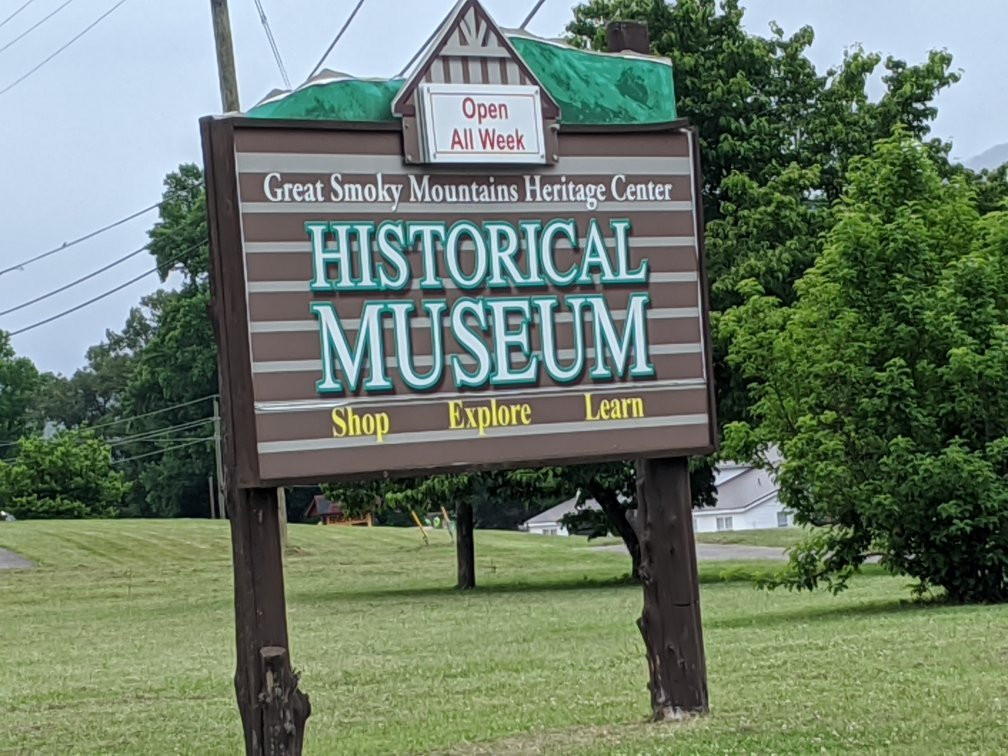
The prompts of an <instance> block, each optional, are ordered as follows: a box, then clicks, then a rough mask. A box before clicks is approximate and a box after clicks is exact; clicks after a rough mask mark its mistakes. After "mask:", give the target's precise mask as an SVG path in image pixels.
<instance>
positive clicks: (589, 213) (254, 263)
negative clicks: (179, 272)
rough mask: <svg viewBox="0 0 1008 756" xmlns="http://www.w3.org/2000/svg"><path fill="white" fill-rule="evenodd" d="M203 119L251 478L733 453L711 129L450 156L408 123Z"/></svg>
mask: <svg viewBox="0 0 1008 756" xmlns="http://www.w3.org/2000/svg"><path fill="white" fill-rule="evenodd" d="M526 84H527V82H526ZM485 115H486V114H485ZM486 120H487V121H492V120H493V119H492V118H491V117H490V116H489V115H487V116H486ZM203 126H204V149H205V153H206V159H207V163H206V164H207V171H208V187H209V191H208V196H209V205H210V210H211V239H212V245H213V256H214V268H215V273H214V286H215V292H214V296H215V298H216V300H217V301H216V306H217V308H218V313H223V317H220V316H219V317H218V338H219V340H220V341H221V350H222V361H221V367H222V375H223V378H224V384H225V386H226V387H227V388H228V393H229V397H228V399H229V401H230V402H231V406H232V412H233V417H234V418H235V419H234V422H233V426H234V427H233V433H234V438H233V443H234V444H235V446H236V451H237V458H238V478H239V482H240V484H241V485H243V486H258V485H276V484H280V483H296V482H322V481H328V480H339V479H346V478H356V477H368V476H377V475H384V474H407V473H417V472H428V471H450V470H465V469H477V468H484V467H517V466H528V465H540V464H548V463H576V462H588V461H595V460H607V459H620V458H633V457H649V456H650V457H655V456H682V455H686V454H700V453H706V452H709V451H711V450H712V449H713V448H714V445H715V438H714V409H713V398H712V397H713V391H712V384H711V354H710V341H709V337H708V325H707V303H706V275H705V267H704V256H703V244H702V237H701V234H702V220H701V217H700V204H699V202H700V198H699V188H698V187H699V183H698V165H699V161H698V156H697V144H696V138H695V134H694V132H693V131H692V130H690V129H688V128H686V127H684V126H682V125H681V124H680V125H677V124H669V125H667V126H665V127H660V128H651V129H647V130H641V131H636V132H627V131H617V130H609V131H607V130H605V129H603V128H599V129H597V130H592V131H587V130H583V129H582V130H578V131H574V130H565V129H564V128H562V127H561V128H560V129H559V130H558V134H557V141H556V145H555V149H556V152H555V153H554V156H553V157H555V160H554V161H553V162H552V164H549V163H546V164H531V165H475V164H459V163H455V162H453V163H451V164H448V165H437V164H418V163H416V162H413V161H407V160H406V155H405V150H406V149H408V148H406V147H405V145H406V142H407V141H408V138H407V139H404V134H403V131H402V130H401V129H399V128H388V129H384V128H380V127H377V126H375V125H374V124H369V125H362V124H340V123H330V122H304V121H300V122H298V121H258V120H255V119H239V118H222V119H207V120H205V121H204V123H203Z"/></svg>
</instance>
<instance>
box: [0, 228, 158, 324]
mask: <svg viewBox="0 0 1008 756" xmlns="http://www.w3.org/2000/svg"><path fill="white" fill-rule="evenodd" d="M147 249H148V245H146V244H145V245H144V246H142V247H140V249H135V250H133V251H132V252H130V253H129V254H127V255H123V256H122V257H120V258H119V259H118V260H113V261H112V262H110V263H109V264H108V265H106V266H104V267H102V268H98V270H96V271H93V272H91V273H88V274H87V275H86V276H84V277H83V278H78V279H77V280H76V281H71V282H70V283H68V284H66V285H65V286H61V287H60V288H58V289H53V290H52V291H50V292H47V293H45V294H40V295H39V296H37V297H35V298H34V299H29V300H28V301H27V302H22V303H21V304H19V305H16V306H14V307H10V308H8V309H6V310H2V311H0V316H3V315H10V314H11V313H12V312H17V311H18V310H23V309H24V308H25V307H30V306H31V305H33V304H35V303H37V302H41V301H42V300H44V299H49V297H54V296H56V295H57V294H62V293H63V292H64V291H66V290H67V289H72V288H73V287H74V286H77V285H78V284H82V283H84V282H85V281H90V280H91V279H92V278H94V277H95V276H98V275H101V274H102V273H104V272H105V271H106V270H111V269H112V268H114V267H115V266H116V265H122V264H123V263H124V262H126V261H127V260H130V259H132V258H134V257H136V256H137V255H139V254H140V253H141V252H146V251H147Z"/></svg>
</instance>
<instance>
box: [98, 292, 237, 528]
mask: <svg viewBox="0 0 1008 756" xmlns="http://www.w3.org/2000/svg"><path fill="white" fill-rule="evenodd" d="M209 297H210V295H209V288H208V285H207V284H206V282H202V283H197V284H195V285H194V286H192V287H190V288H188V289H186V290H185V291H182V292H158V293H157V294H155V295H152V296H151V297H148V298H147V299H146V300H145V304H146V305H147V307H148V308H149V310H148V312H149V314H148V317H149V318H150V322H151V328H152V335H151V337H150V340H149V342H148V343H147V344H146V346H145V347H144V348H143V350H142V351H140V352H139V353H138V354H137V356H136V360H135V365H134V367H133V370H132V372H131V374H130V376H129V379H128V383H127V385H126V388H125V391H124V396H123V405H122V412H123V416H125V417H134V418H138V419H136V420H132V421H131V422H129V423H128V424H123V425H117V426H115V428H114V429H113V430H114V431H115V432H116V434H117V435H119V436H120V437H121V438H126V439H128V438H134V439H136V440H134V441H132V442H124V443H123V444H122V445H121V446H120V447H119V449H120V450H121V451H122V452H123V454H124V456H128V457H140V459H137V460H136V462H135V464H134V465H131V471H132V472H133V474H134V475H135V476H136V479H137V480H138V481H139V483H140V485H139V486H138V496H137V498H136V500H135V502H134V507H135V509H136V511H137V513H138V514H143V515H154V516H160V517H172V516H179V515H183V516H188V517H193V516H206V515H207V514H209V500H208V492H207V476H208V475H211V474H215V473H216V465H215V458H214V451H213V442H212V441H210V440H206V441H203V442H201V441H200V439H210V438H211V437H212V435H213V427H212V422H211V417H212V413H211V402H210V400H209V399H206V400H205V401H197V400H200V399H204V398H205V397H208V396H210V395H211V394H215V393H216V391H217V357H216V350H215V349H214V341H213V331H212V329H211V326H210V321H209V319H208V317H207V310H206V308H207V304H208V302H209ZM189 402H193V403H192V404H187V403H189ZM180 404H186V406H184V407H176V405H180ZM158 410H168V411H165V412H160V413H158V414H154V415H150V413H154V412H158ZM143 415H147V417H141V416H143ZM144 434H146V435H144ZM137 436H140V438H137ZM141 455H150V456H141Z"/></svg>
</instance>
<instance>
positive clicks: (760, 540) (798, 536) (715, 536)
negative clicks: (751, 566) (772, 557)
mask: <svg viewBox="0 0 1008 756" xmlns="http://www.w3.org/2000/svg"><path fill="white" fill-rule="evenodd" d="M810 532H811V531H810V530H808V529H806V528H767V529H765V530H723V531H721V532H719V533H697V534H696V539H697V541H699V542H700V543H728V544H737V545H739V546H774V547H777V548H782V549H787V548H790V547H791V546H794V545H795V544H796V543H800V542H801V541H803V540H805V539H806V538H807V537H808V536H809V534H810Z"/></svg>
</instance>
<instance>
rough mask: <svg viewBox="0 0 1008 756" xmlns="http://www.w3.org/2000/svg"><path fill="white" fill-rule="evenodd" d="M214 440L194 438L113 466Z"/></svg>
mask: <svg viewBox="0 0 1008 756" xmlns="http://www.w3.org/2000/svg"><path fill="white" fill-rule="evenodd" d="M213 440H214V438H213V436H210V437H208V438H194V439H193V440H192V441H189V442H188V443H185V444H179V445H178V446H169V447H168V448H167V449H158V450H157V451H152V452H147V453H146V454H137V455H136V456H135V457H127V458H126V459H117V460H115V461H113V462H112V464H113V465H124V464H126V463H127V462H133V461H135V460H138V459H145V458H147V457H153V456H155V455H157V454H166V453H167V452H170V451H175V450H176V449H185V448H186V447H187V446H194V445H196V444H205V443H207V442H209V441H213Z"/></svg>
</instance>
